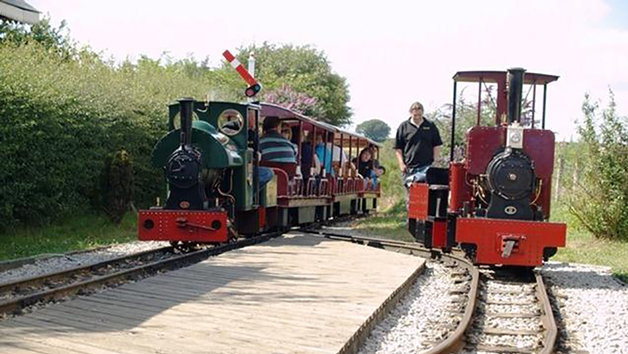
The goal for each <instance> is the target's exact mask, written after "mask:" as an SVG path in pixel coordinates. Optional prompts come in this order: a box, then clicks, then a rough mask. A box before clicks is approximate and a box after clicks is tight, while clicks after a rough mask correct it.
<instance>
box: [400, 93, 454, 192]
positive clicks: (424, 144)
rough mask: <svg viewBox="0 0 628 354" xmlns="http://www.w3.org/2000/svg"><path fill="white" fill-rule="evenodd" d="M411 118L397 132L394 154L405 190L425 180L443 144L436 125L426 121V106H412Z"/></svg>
mask: <svg viewBox="0 0 628 354" xmlns="http://www.w3.org/2000/svg"><path fill="white" fill-rule="evenodd" d="M410 114H411V116H410V118H409V119H408V120H406V121H404V122H403V123H401V125H399V128H398V129H397V135H396V137H395V146H394V149H395V153H396V155H397V162H399V169H400V170H401V173H402V174H403V184H404V186H405V187H406V188H408V187H409V186H410V184H411V183H413V182H420V181H425V180H426V172H427V169H428V168H429V167H430V166H431V165H432V162H434V160H435V159H437V158H438V153H439V151H440V146H441V145H443V141H442V140H441V138H440V133H439V132H438V128H437V127H436V124H434V123H433V122H430V121H428V120H427V119H425V118H423V105H422V104H421V103H419V102H414V103H413V104H412V105H411V106H410Z"/></svg>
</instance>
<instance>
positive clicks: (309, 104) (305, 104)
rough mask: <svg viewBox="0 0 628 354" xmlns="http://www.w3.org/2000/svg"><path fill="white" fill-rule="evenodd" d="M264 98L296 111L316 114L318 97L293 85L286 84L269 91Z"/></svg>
mask: <svg viewBox="0 0 628 354" xmlns="http://www.w3.org/2000/svg"><path fill="white" fill-rule="evenodd" d="M264 100H265V101H266V102H268V103H275V104H278V105H281V106H283V107H286V108H288V109H290V110H293V111H295V112H298V113H301V114H304V115H307V116H312V117H315V116H316V113H317V112H316V108H317V107H316V98H315V97H310V96H308V95H307V94H305V93H299V92H296V91H295V90H294V89H293V88H292V87H290V86H289V85H287V84H284V85H283V86H281V87H280V88H278V89H276V90H273V91H270V92H267V93H266V94H265V95H264Z"/></svg>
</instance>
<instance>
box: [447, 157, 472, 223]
mask: <svg viewBox="0 0 628 354" xmlns="http://www.w3.org/2000/svg"><path fill="white" fill-rule="evenodd" d="M449 190H450V194H449V195H450V196H451V198H450V201H449V211H450V212H457V211H459V210H460V209H462V203H463V202H464V201H469V200H471V187H469V185H468V184H467V183H466V171H465V169H464V164H463V163H460V162H452V163H451V164H450V166H449Z"/></svg>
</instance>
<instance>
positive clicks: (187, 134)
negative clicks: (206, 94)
mask: <svg viewBox="0 0 628 354" xmlns="http://www.w3.org/2000/svg"><path fill="white" fill-rule="evenodd" d="M179 105H180V106H181V110H180V112H179V113H180V115H181V146H182V147H188V146H190V145H191V144H192V110H193V109H194V99H193V98H190V97H184V98H180V99H179Z"/></svg>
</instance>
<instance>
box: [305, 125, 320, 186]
mask: <svg viewBox="0 0 628 354" xmlns="http://www.w3.org/2000/svg"><path fill="white" fill-rule="evenodd" d="M312 167H314V175H318V174H319V173H320V171H321V162H320V160H319V159H318V156H317V155H316V154H314V150H313V148H312V136H311V135H310V134H305V137H304V138H303V142H302V143H301V174H302V175H303V180H304V181H307V180H308V179H309V178H310V175H311V174H312V173H311V171H312Z"/></svg>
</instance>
